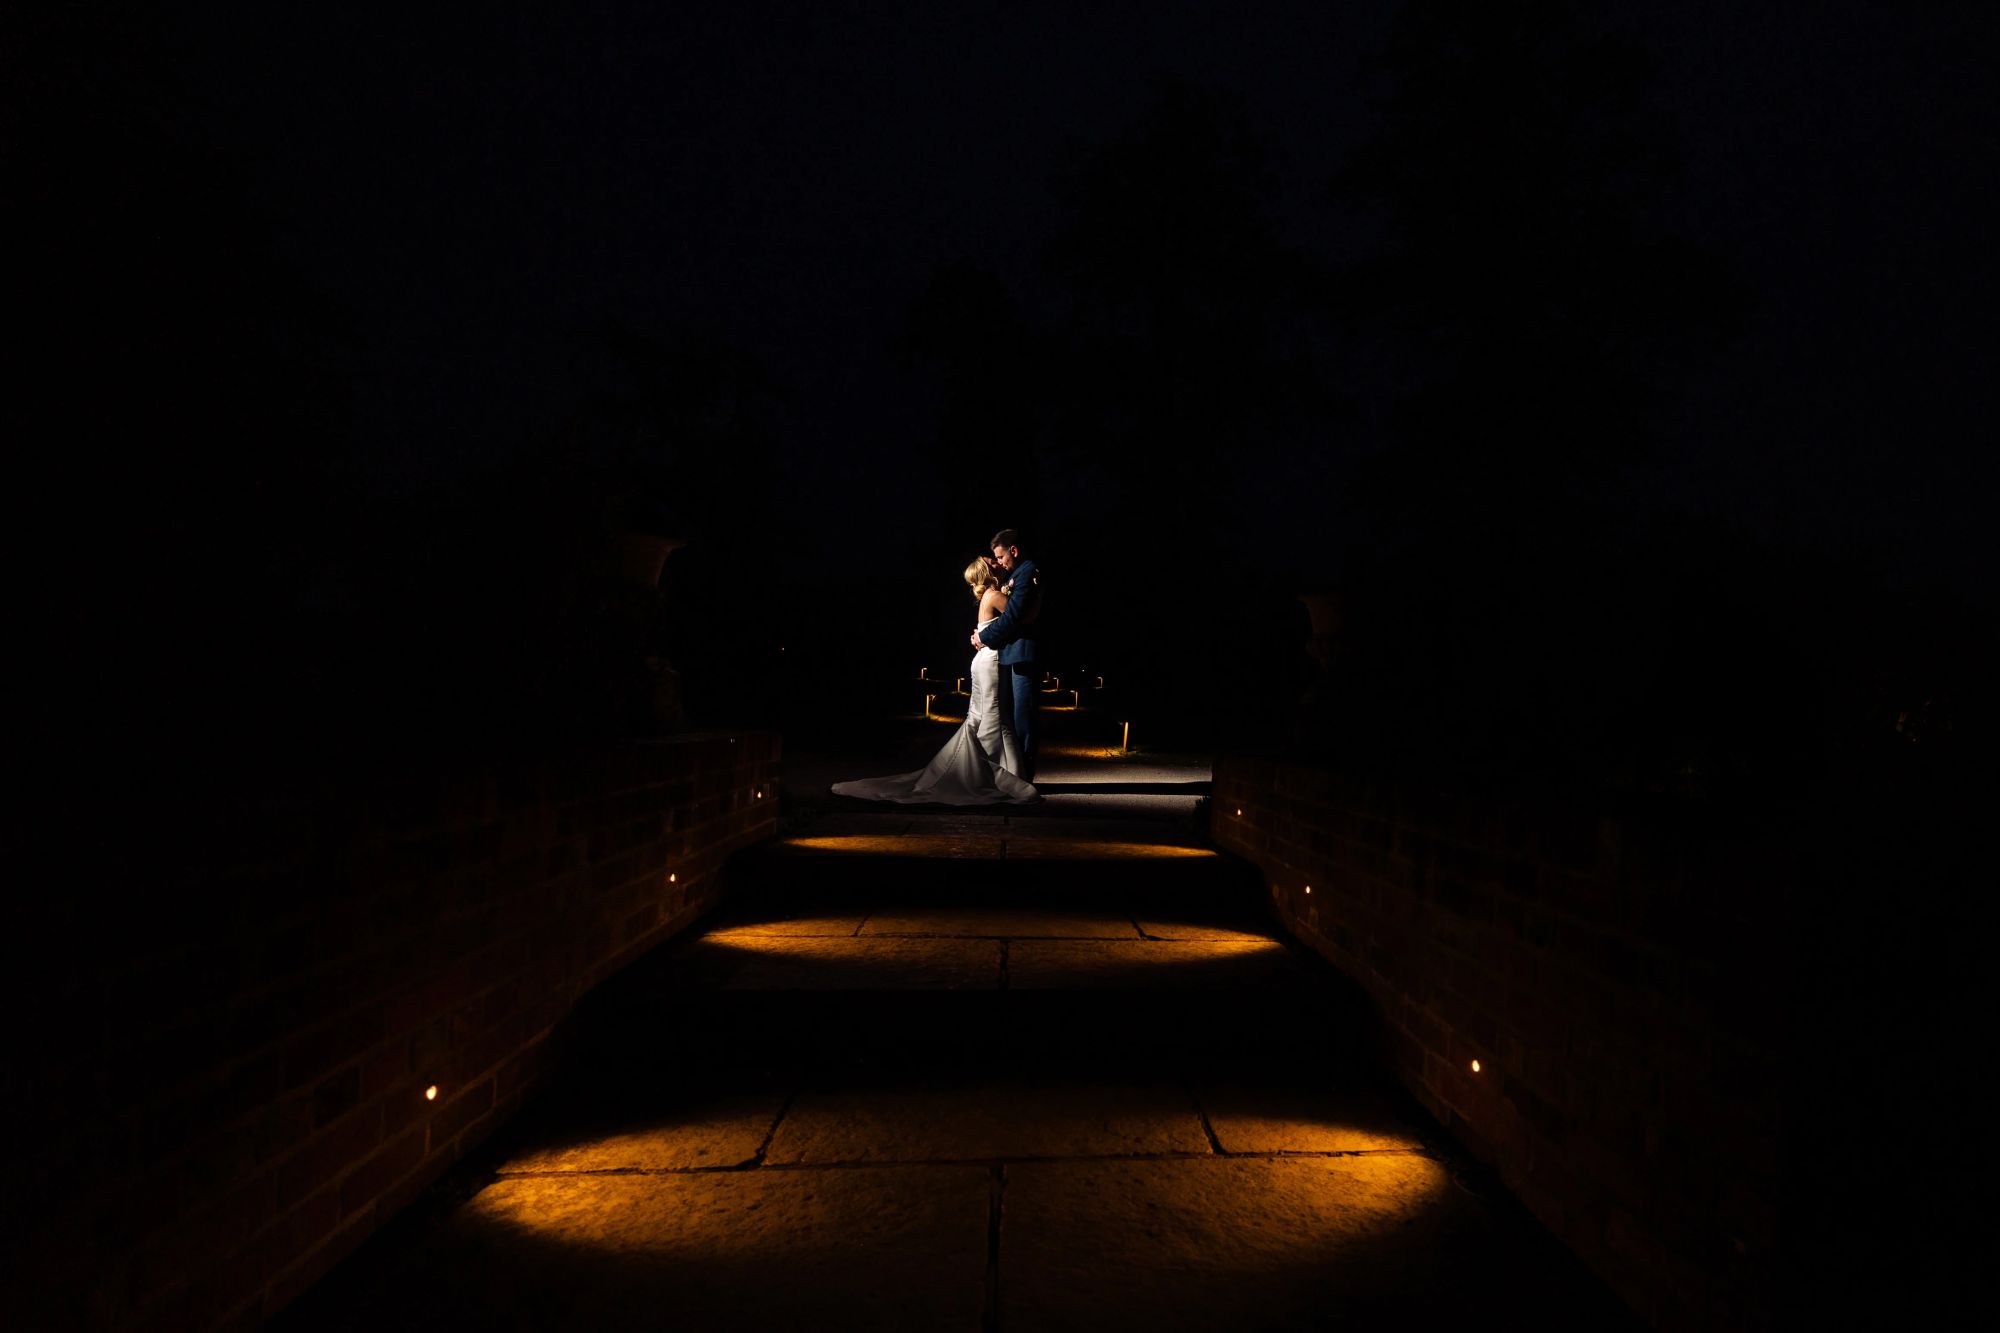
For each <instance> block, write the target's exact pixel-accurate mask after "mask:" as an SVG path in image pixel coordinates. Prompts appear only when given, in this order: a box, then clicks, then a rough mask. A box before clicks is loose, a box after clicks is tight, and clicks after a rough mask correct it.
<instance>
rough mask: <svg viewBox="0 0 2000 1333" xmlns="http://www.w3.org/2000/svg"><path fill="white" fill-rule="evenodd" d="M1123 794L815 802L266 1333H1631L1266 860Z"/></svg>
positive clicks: (1108, 780) (1104, 781)
mask: <svg viewBox="0 0 2000 1333" xmlns="http://www.w3.org/2000/svg"><path fill="white" fill-rule="evenodd" d="M1105 773H1106V774H1107V775H1108V776H1105V777H1101V778H1100V779H1099V780H1097V781H1096V783H1095V784H1094V785H1096V786H1098V787H1100V788H1110V787H1116V786H1117V785H1119V782H1118V779H1119V777H1120V776H1121V774H1122V775H1124V776H1126V777H1128V778H1129V777H1131V776H1136V775H1133V774H1132V773H1131V770H1130V769H1123V770H1119V769H1117V768H1115V767H1113V766H1108V765H1107V766H1106V767H1105ZM1182 776H1183V777H1184V776H1186V775H1182ZM1044 777H1045V778H1050V777H1052V774H1051V773H1050V772H1048V771H1045V773H1044ZM1076 780H1079V781H1080V780H1081V779H1076ZM1159 781H1161V779H1158V778H1157V777H1149V778H1148V779H1146V780H1145V781H1144V782H1143V783H1141V784H1140V785H1144V786H1147V787H1149V788H1150V787H1151V786H1154V785H1157V783H1158V782H1159ZM1052 785H1055V786H1061V785H1063V783H1061V782H1053V783H1052ZM1075 794H1076V795H1078V796H1083V795H1092V796H1109V797H1116V796H1118V795H1119V793H1117V792H1116V791H1108V790H1099V791H1092V792H1077V793H1075ZM1137 794H1139V795H1146V796H1158V795H1159V793H1158V792H1155V791H1152V790H1147V791H1144V792H1140V793H1137ZM1173 799H1175V800H1179V799H1181V798H1173ZM1108 804H1116V803H1115V801H1114V802H1108ZM1102 808H1103V806H1102V805H1101V804H1100V805H1099V806H1098V807H1097V808H1095V809H1093V808H1092V807H1091V805H1090V804H1089V803H1087V802H1078V801H1070V802H1068V803H1061V802H1054V801H1052V802H1051V803H1050V805H1048V806H1045V807H1042V808H1040V809H1036V810H1031V811H1026V812H1022V813H1016V814H1006V813H1001V812H998V811H993V812H980V813H975V814H963V813H937V812H924V811H911V810H900V811H893V812H889V813H881V812H879V809H867V810H864V809H861V808H859V807H851V808H848V809H830V810H827V811H826V812H824V813H822V814H820V815H819V817H817V818H816V819H813V820H811V821H810V822H808V823H806V824H804V825H803V826H801V827H795V828H793V829H791V830H790V831H789V833H788V836H787V837H786V838H785V839H784V840H783V841H782V842H781V843H779V844H777V845H775V846H772V847H770V848H767V849H764V850H762V851H760V852H759V853H757V854H756V855H755V856H754V857H752V858H750V859H749V860H748V862H747V863H746V864H744V865H742V866H740V867H739V869H740V871H741V875H740V876H739V877H740V878H742V879H744V880H745V881H746V887H745V890H744V891H743V892H742V893H740V894H739V895H738V897H737V898H736V899H735V900H734V901H733V902H732V905H731V906H730V908H729V909H728V912H727V915H726V916H725V917H724V918H723V919H721V920H719V921H717V922H716V923H715V924H714V925H713V926H712V927H711V928H710V929H708V930H707V931H706V932H705V933H701V934H699V935H698V936H696V937H694V938H690V939H687V940H684V941H681V942H679V943H677V944H676V945H675V946H673V947H671V948H670V949H668V950H666V951H664V952H663V953H662V954H661V955H660V956H657V957H655V958H653V959H650V960H648V961H647V962H646V963H643V964H641V965H640V966H639V967H638V968H635V969H633V970H632V971H631V972H629V973H628V974H626V975H625V976H623V977H621V978H619V979H618V980H617V981H615V982H614V983H612V984H611V985H610V986H608V987H607V988H605V990H604V991H602V992H601V993H600V994H599V995H598V996H596V997H594V1000H593V1003H592V1004H591V1006H590V1009H589V1011H588V1012H587V1013H586V1014H584V1015H583V1016H582V1018H581V1020H580V1022H579V1024H578V1029H579V1030H578V1031H577V1033H576V1034H574V1036H573V1037H572V1039H571V1040H572V1044H571V1048H570V1049H569V1051H568V1054H567V1056H566V1063H565V1066H564V1071H565V1072H564V1074H563V1075H562V1077H561V1078H560V1079H559V1080H558V1085H557V1086H556V1087H555V1088H553V1089H552V1090H551V1091H550V1092H549V1094H547V1095H546V1096H545V1097H544V1098H543V1099H542V1100H541V1101H540V1102H538V1103H537V1104H535V1105H534V1106H532V1107H531V1108H530V1110H529V1112H528V1113H527V1114H526V1115H524V1117H523V1118H522V1119H521V1121H520V1122H519V1123H518V1124H516V1125H515V1126H513V1127H512V1128H511V1129H510V1130H508V1131H507V1132H506V1133H505V1134H504V1137H503V1138H502V1139H501V1140H500V1141H497V1142H496V1143H494V1144H493V1145H492V1146H491V1147H490V1149H489V1150H488V1151H487V1152H486V1153H485V1154H484V1156H483V1159H482V1160H480V1161H477V1162H471V1163H468V1164H467V1167H468V1169H467V1171H466V1172H465V1173H464V1174H463V1178H461V1179H458V1180H456V1181H453V1180H448V1181H447V1182H446V1188H445V1189H443V1190H441V1191H440V1197H439V1198H436V1199H433V1200H431V1201H430V1202H429V1204H428V1206H427V1209H426V1210H424V1211H421V1212H420V1213H419V1214H418V1215H417V1216H416V1217H414V1218H411V1219H409V1220H407V1221H405V1222H404V1223H401V1224H399V1225H398V1226H396V1227H393V1228H392V1229H391V1230H390V1231H389V1232H387V1233H385V1234H384V1235H383V1236H382V1237H381V1238H380V1240H379V1241H378V1242H376V1243H375V1244H373V1245H371V1246H370V1247H369V1248H368V1249H366V1250H364V1251H363V1252H362V1253H361V1254H360V1255H358V1256H357V1258H356V1260H355V1262H354V1263H352V1264H351V1265H350V1266H349V1268H348V1269H346V1270H343V1271H340V1272H336V1273H335V1274H334V1275H333V1276H332V1277H331V1278H330V1279H329V1280H328V1281H327V1282H326V1283H325V1284H323V1286H322V1288H321V1289H320V1290H318V1291H316V1292H314V1293H311V1294H310V1295H309V1296H308V1297H307V1299H306V1300H305V1301H303V1302H302V1303H301V1305H300V1306H299V1307H298V1308H297V1309H296V1310H294V1311H293V1312H292V1313H291V1314H290V1315H288V1316H287V1317H286V1318H285V1319H283V1320H281V1321H280V1324H279V1327H281V1328H292V1329H300V1330H305V1329H313V1330H318V1329H331V1328H350V1327H351V1328H409V1329H418V1328H423V1329H438V1328H452V1327H478V1328H502V1329H547V1330H568V1329H581V1330H594V1329H607V1330H617V1329H661V1330H668V1329H674V1330H689V1329H702V1330H706V1329H756V1330H763V1329H834V1328H839V1329H871V1330H872V1329H926V1330H929V1329H962V1330H978V1329H982V1328H985V1329H992V1328H1001V1329H1069V1328H1075V1329H1122V1328H1135V1329H1147V1330H1158V1329H1256V1328H1271V1327H1300V1328H1311V1327H1330V1326H1333V1325H1335V1324H1336V1323H1337V1324H1340V1325H1341V1326H1344V1327H1349V1328H1390V1327H1394V1328H1399V1329H1409V1328H1429V1327H1436V1326H1440V1325H1441V1324H1442V1323H1443V1321H1445V1320H1447V1319H1450V1320H1455V1321H1468V1322H1470V1321H1478V1323H1479V1324H1480V1325H1482V1326H1497V1327H1503V1328H1505V1327H1536V1328H1550V1327H1555V1328H1566V1327H1587V1328H1618V1327H1622V1326H1624V1317H1623V1316H1622V1314H1620V1313H1619V1312H1618V1310H1617V1308H1616V1307H1615V1306H1613V1305H1611V1304H1610V1303H1609V1301H1608V1299H1607V1298H1605V1297H1603V1296H1602V1295H1601V1294H1600V1292H1599V1291H1598V1289H1597V1288H1596V1287H1595V1286H1594V1285H1593V1284H1592V1283H1591V1282H1590V1280H1589V1279H1587V1278H1584V1277H1582V1276H1581V1275H1580V1273H1579V1270H1578V1269H1577V1268H1576V1267H1575V1266H1574V1265H1573V1264H1572V1263H1571V1262H1570V1261H1569V1260H1568V1259H1567V1258H1566V1257H1564V1256H1563V1255H1561V1254H1560V1253H1559V1252H1557V1251H1556V1250H1555V1249H1554V1246H1553V1244H1552V1242H1548V1241H1547V1240H1546V1239H1545V1238H1543V1237H1542V1236H1541V1235H1540V1233H1538V1232H1536V1231H1535V1230H1534V1229H1533V1228H1532V1227H1530V1226H1529V1225H1528V1224H1526V1223H1525V1222H1523V1221H1522V1220H1520V1218H1519V1216H1518V1215H1517V1214H1516V1213H1515V1212H1514V1211H1513V1210H1512V1208H1511V1206H1509V1205H1507V1204H1506V1203H1505V1202H1504V1200H1497V1199H1491V1198H1487V1197H1483V1196H1484V1190H1483V1188H1482V1187H1480V1186H1479V1185H1478V1183H1477V1177H1476V1176H1474V1175H1468V1174H1467V1173H1466V1172H1465V1171H1464V1170H1463V1168H1462V1167H1461V1166H1460V1165H1458V1164H1457V1163H1456V1162H1455V1160H1454V1159H1453V1157H1452V1156H1451V1155H1450V1154H1448V1153H1446V1152H1443V1151H1441V1150H1440V1147H1439V1141H1438V1140H1436V1139H1434V1138H1427V1135H1429V1134H1431V1133H1434V1131H1432V1130H1429V1129H1427V1127H1426V1126H1425V1125H1424V1124H1423V1123H1422V1121H1421V1119H1420V1117H1419V1116H1418V1114H1417V1113H1415V1112H1413V1111H1412V1110H1410V1109H1409V1108H1408V1107H1407V1106H1406V1105H1405V1104H1404V1103H1403V1102H1401V1101H1400V1099H1399V1098H1398V1096H1397V1095H1396V1094H1395V1093H1394V1092H1393V1091H1391V1090H1390V1089H1389V1088H1388V1087H1387V1085H1385V1084H1384V1083H1383V1082H1382V1081H1381V1080H1380V1078H1379V1076H1378V1074H1377V1072H1376V1067H1375V1065H1374V1062H1373V1061H1372V1060H1371V1059H1370V1057H1369V1055H1368V1052H1367V1044H1366V1041H1365V1039H1364V1038H1363V1036H1362V1035H1361V1034H1363V1033H1365V1031H1366V1023H1365V1016H1364V1015H1363V1014H1362V1013H1361V1012H1360V1011H1359V1010H1358V1008H1357V1007H1356V1006H1355V1005H1354V1004H1353V1002H1352V1000H1351V999H1350V998H1349V996H1348V994H1347V992H1346V991H1345V990H1344V989H1343V988H1342V987H1341V985H1340V984H1339V982H1338V980H1337V979H1336V978H1334V977H1332V976H1330V975H1329V974H1328V973H1327V971H1326V970H1324V969H1323V968H1321V967H1320V966H1319V965H1318V964H1317V963H1315V962H1313V961H1312V960H1309V959H1305V958H1301V957H1300V956H1299V955H1297V954H1296V953H1295V952H1293V950H1292V949H1291V948H1290V947H1289V946H1288V945H1286V944H1285V943H1283V942H1281V941H1280V940H1278V939H1277V938H1275V937H1274V936H1273V934H1272V931H1271V930H1270V928H1269V927H1268V924H1267V922H1266V919H1265V917H1264V916H1263V913H1262V899H1261V897H1260V895H1259V893H1258V889H1259V887H1260V886H1259V885H1258V884H1257V883H1256V882H1255V881H1254V879H1250V880H1246V879H1245V878H1244V874H1245V872H1244V871H1243V868H1242V867H1241V866H1239V865H1236V864H1235V863H1233V862H1229V861H1227V860H1225V859H1223V858H1220V857H1218V856H1217V855H1215V854H1214V853H1213V852H1212V851H1210V850H1209V849H1208V848H1207V847H1205V846H1204V845H1203V844H1202V842H1201V839H1200V837H1199V834H1198V831H1197V826H1196V825H1195V824H1194V823H1193V821H1190V820H1186V819H1175V818H1172V817H1171V816H1172V815H1174V814H1177V813H1179V807H1177V806H1176V807H1172V808H1168V807H1162V806H1158V805H1155V806H1153V807H1152V810H1151V813H1152V814H1153V815H1154V817H1152V818H1146V817H1143V815H1142V812H1143V811H1144V810H1145V807H1144V806H1143V805H1141V806H1137V807H1126V808H1127V809H1128V810H1131V811H1132V813H1130V814H1128V816H1127V817H1126V818H1123V819H1111V820H1107V819H1103V818H1099V817H1098V815H1099V813H1100V811H1101V810H1102Z"/></svg>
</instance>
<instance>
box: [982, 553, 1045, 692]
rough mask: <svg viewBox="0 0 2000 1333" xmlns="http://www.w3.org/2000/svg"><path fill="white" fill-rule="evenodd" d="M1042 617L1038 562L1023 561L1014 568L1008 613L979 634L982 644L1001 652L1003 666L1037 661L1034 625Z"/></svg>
mask: <svg viewBox="0 0 2000 1333" xmlns="http://www.w3.org/2000/svg"><path fill="white" fill-rule="evenodd" d="M1041 614H1042V589H1041V584H1040V582H1039V576H1038V574H1037V571H1036V568H1035V562H1034V561H1032V560H1028V559H1023V560H1021V561H1020V562H1019V563H1018V564H1016V565H1015V566H1014V594H1013V596H1011V597H1009V598H1008V599H1007V609H1006V610H1005V611H1002V612H1001V613H1000V615H999V617H998V618H997V619H996V620H994V622H993V623H992V624H990V625H988V626H987V627H986V628H985V629H982V630H980V631H979V641H980V642H981V643H983V644H985V645H986V646H987V647H988V648H998V649H999V650H1000V665H1002V666H1014V665H1016V664H1018V663H1021V662H1032V661H1034V660H1035V639H1034V634H1035V621H1037V620H1038V619H1040V618H1041Z"/></svg>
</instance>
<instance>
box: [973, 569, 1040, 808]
mask: <svg viewBox="0 0 2000 1333" xmlns="http://www.w3.org/2000/svg"><path fill="white" fill-rule="evenodd" d="M1011 577H1012V578H1013V580H1014V592H1013V595H1012V596H1010V597H1008V599H1007V609H1006V610H1005V611H1002V612H1001V613H1000V615H999V616H998V618H996V619H995V620H994V622H993V623H992V624H990V625H988V626H986V628H984V629H982V630H980V631H979V641H980V642H981V643H983V644H985V645H986V646H987V647H988V648H998V649H999V650H1000V701H1001V704H1002V705H1003V706H1006V707H1008V708H1009V711H1010V713H1011V717H1010V718H1009V721H1010V724H1011V725H1012V726H1013V728H1014V737H1015V739H1016V740H1018V741H1019V742H1020V743H1021V763H1022V765H1023V766H1024V767H1025V768H1026V769H1027V771H1026V772H1024V773H1022V774H1021V775H1020V776H1021V777H1023V778H1026V779H1027V780H1028V781H1030V782H1033V781H1034V780H1035V692H1036V690H1037V689H1038V688H1039V687H1040V685H1041V673H1040V672H1039V671H1038V670H1037V669H1036V667H1035V639H1034V634H1035V622H1036V621H1037V620H1039V619H1040V618H1041V614H1042V589H1041V586H1040V583H1039V581H1038V577H1037V572H1036V569H1035V562H1034V561H1032V560H1029V559H1026V558H1025V557H1024V558H1023V559H1021V560H1018V561H1016V562H1015V564H1014V568H1013V571H1012V573H1011Z"/></svg>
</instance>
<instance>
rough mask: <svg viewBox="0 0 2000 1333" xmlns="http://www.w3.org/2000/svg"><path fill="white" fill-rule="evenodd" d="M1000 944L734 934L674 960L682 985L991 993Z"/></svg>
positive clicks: (699, 945) (996, 978) (997, 973)
mask: <svg viewBox="0 0 2000 1333" xmlns="http://www.w3.org/2000/svg"><path fill="white" fill-rule="evenodd" d="M1000 949H1001V945H1000V942H999V941H997V940H972V939H965V940H961V939H897V938H881V939H831V938H824V937H821V938H814V937H808V936H791V937H778V936H750V935H738V936H733V937H731V938H728V939H716V938H714V937H707V938H703V939H700V940H696V941H694V942H693V943H692V944H691V945H690V946H689V947H688V948H687V950H686V951H685V952H684V953H683V954H682V955H681V956H680V958H679V959H678V960H677V964H678V965H677V968H676V975H675V984H676V986H677V987H678V988H681V989H695V990H703V989H718V990H990V989H993V988H995V987H997V986H998V985H999V984H1000Z"/></svg>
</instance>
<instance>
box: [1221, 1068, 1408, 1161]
mask: <svg viewBox="0 0 2000 1333" xmlns="http://www.w3.org/2000/svg"><path fill="white" fill-rule="evenodd" d="M1195 1096H1196V1098H1197V1100H1199V1101H1200V1103H1201V1108H1202V1110H1204V1111H1206V1112H1207V1113H1208V1123H1209V1124H1210V1125H1211V1126H1212V1127H1213V1128H1214V1129H1215V1139H1216V1142H1218V1143H1220V1144H1221V1145H1222V1148H1223V1151H1224V1152H1232V1153H1271V1152H1379V1151H1382V1150H1384V1149H1417V1148H1422V1147H1423V1146H1424V1143H1423V1140H1422V1139H1421V1138H1419V1137H1418V1136H1417V1135H1416V1134H1415V1133H1414V1132H1412V1130H1411V1128H1410V1125H1409V1122H1408V1121H1407V1120H1406V1119H1404V1118H1403V1117H1402V1116H1400V1115H1398V1114H1397V1113H1396V1112H1395V1111H1394V1110H1393V1109H1392V1108H1391V1107H1390V1106H1389V1104H1388V1103H1387V1102H1385V1101H1384V1100H1383V1099H1382V1098H1381V1097H1379V1096H1377V1095H1376V1094H1374V1093H1371V1092H1368V1091H1366V1090H1363V1089H1353V1090H1339V1091H1333V1090H1314V1089H1306V1088H1299V1087H1296V1086H1290V1087H1246V1086H1243V1085H1241V1084H1197V1085H1196V1087H1195Z"/></svg>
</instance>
